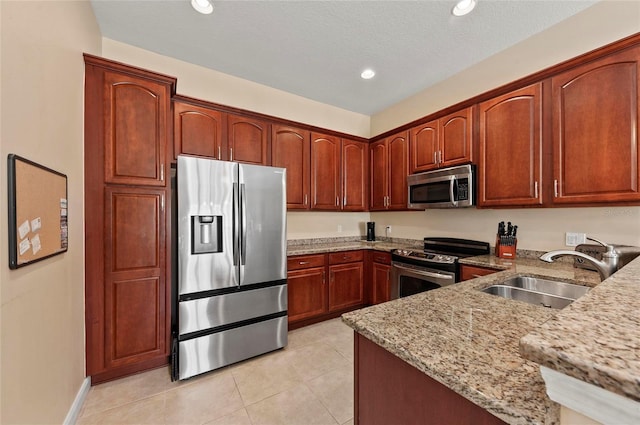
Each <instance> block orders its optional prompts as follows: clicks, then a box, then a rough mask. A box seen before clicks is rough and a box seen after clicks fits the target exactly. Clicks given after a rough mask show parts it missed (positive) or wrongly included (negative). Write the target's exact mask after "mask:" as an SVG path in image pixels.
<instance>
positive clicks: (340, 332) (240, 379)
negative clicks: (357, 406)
mask: <svg viewBox="0 0 640 425" xmlns="http://www.w3.org/2000/svg"><path fill="white" fill-rule="evenodd" d="M77 424H78V425H85V424H197V425H200V424H207V425H263V424H264V425H272V424H273V425H280V424H282V425H313V424H319V425H324V424H327V425H336V424H338V425H343V424H347V425H352V424H353V331H352V330H351V328H349V327H347V326H346V325H345V324H343V323H342V322H341V321H340V319H339V318H338V319H333V320H328V321H326V322H322V323H318V324H315V325H311V326H307V327H305V328H302V329H297V330H294V331H291V332H289V344H288V346H287V347H286V348H284V349H282V350H278V351H275V352H273V353H269V354H265V355H263V356H259V357H256V358H254V359H250V360H247V361H244V362H241V363H238V364H235V365H231V366H228V367H226V368H222V369H219V370H217V371H213V372H210V373H207V374H204V375H202V376H199V377H196V378H192V379H190V380H187V381H180V382H171V379H170V377H169V370H168V368H160V369H156V370H152V371H150V372H145V373H141V374H138V375H134V376H130V377H128V378H123V379H119V380H117V381H113V382H107V383H104V384H100V385H97V386H95V387H91V389H90V390H89V394H88V395H87V397H86V399H85V402H84V405H83V407H82V411H81V412H80V417H79V419H78V421H77Z"/></svg>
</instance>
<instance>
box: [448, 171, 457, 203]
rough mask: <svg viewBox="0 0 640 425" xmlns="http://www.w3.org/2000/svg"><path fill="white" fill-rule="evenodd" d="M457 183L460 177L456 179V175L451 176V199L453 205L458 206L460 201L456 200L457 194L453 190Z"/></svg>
mask: <svg viewBox="0 0 640 425" xmlns="http://www.w3.org/2000/svg"><path fill="white" fill-rule="evenodd" d="M457 185H458V179H456V176H453V177H451V181H450V182H449V199H450V200H451V205H453V206H454V207H457V206H458V201H456V198H455V197H454V196H455V194H454V192H453V188H454V186H457Z"/></svg>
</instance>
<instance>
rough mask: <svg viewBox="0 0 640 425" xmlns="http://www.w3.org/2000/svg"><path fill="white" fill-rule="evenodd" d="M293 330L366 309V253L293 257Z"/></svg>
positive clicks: (290, 291) (289, 263) (290, 284)
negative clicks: (357, 309) (362, 308)
mask: <svg viewBox="0 0 640 425" xmlns="http://www.w3.org/2000/svg"><path fill="white" fill-rule="evenodd" d="M287 270H288V272H287V281H288V288H287V292H288V293H287V298H288V306H287V311H288V315H289V320H288V322H289V329H296V328H299V327H302V326H306V325H310V324H312V323H316V322H321V321H323V320H327V319H331V318H334V317H338V316H340V315H341V314H343V313H346V312H347V311H350V310H354V309H356V308H360V307H364V305H365V304H366V301H365V289H364V284H365V279H364V252H363V251H360V250H357V251H344V252H334V253H331V254H310V255H297V256H291V257H289V258H288V260H287Z"/></svg>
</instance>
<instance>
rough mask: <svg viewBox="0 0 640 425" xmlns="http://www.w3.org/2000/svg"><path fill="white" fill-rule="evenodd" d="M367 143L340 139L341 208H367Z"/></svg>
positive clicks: (362, 209)
mask: <svg viewBox="0 0 640 425" xmlns="http://www.w3.org/2000/svg"><path fill="white" fill-rule="evenodd" d="M368 152H369V145H368V144H367V143H363V142H356V141H354V140H344V139H343V140H342V209H343V210H345V211H366V210H367V181H368V164H369V161H368Z"/></svg>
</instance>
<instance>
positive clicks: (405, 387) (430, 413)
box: [354, 332, 506, 425]
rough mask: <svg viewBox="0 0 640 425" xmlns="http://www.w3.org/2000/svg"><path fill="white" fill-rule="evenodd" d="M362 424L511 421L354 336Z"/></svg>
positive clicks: (489, 423) (358, 413) (477, 424)
mask: <svg viewBox="0 0 640 425" xmlns="http://www.w3.org/2000/svg"><path fill="white" fill-rule="evenodd" d="M354 338H355V343H354V355H355V366H354V367H355V394H354V408H355V412H354V418H355V424H356V425H358V424H360V425H378V424H379V425H389V424H402V425H412V424H416V425H427V424H437V425H441V424H474V425H494V424H505V423H506V422H504V421H502V420H501V419H499V418H497V417H496V416H493V415H492V414H491V413H489V412H488V411H486V410H484V409H482V408H481V407H479V406H477V405H476V404H474V403H472V402H471V401H469V400H467V399H466V398H464V397H462V396H461V395H459V394H458V393H456V392H455V391H453V390H451V389H449V388H447V387H446V386H444V385H442V384H441V383H439V382H438V381H436V380H434V379H432V378H430V377H429V376H427V375H425V374H424V373H422V372H421V371H419V370H418V369H416V368H415V367H413V366H411V365H410V364H408V363H407V362H405V361H404V360H402V359H400V358H398V357H396V356H394V355H393V354H391V353H390V352H388V351H387V350H385V349H384V348H382V347H380V346H379V345H377V344H375V343H373V342H371V341H369V340H368V339H366V338H365V337H363V336H361V335H360V334H358V333H356V332H354Z"/></svg>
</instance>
